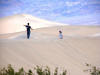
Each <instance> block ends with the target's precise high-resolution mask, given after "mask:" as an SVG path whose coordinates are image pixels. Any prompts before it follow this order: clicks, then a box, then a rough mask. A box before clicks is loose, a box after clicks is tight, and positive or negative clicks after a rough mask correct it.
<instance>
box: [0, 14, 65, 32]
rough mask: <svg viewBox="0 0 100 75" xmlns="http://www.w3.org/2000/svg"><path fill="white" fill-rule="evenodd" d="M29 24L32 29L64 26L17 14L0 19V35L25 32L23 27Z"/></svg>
mask: <svg viewBox="0 0 100 75" xmlns="http://www.w3.org/2000/svg"><path fill="white" fill-rule="evenodd" d="M28 22H29V23H30V25H31V26H32V28H33V29H36V28H41V27H50V26H59V25H65V24H61V23H56V22H51V21H47V20H43V19H39V18H37V17H34V16H31V15H28V14H17V15H13V16H8V17H4V18H0V34H7V33H15V32H20V31H25V27H24V25H26V24H27V23H28Z"/></svg>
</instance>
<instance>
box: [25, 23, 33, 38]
mask: <svg viewBox="0 0 100 75" xmlns="http://www.w3.org/2000/svg"><path fill="white" fill-rule="evenodd" d="M24 26H25V27H26V28H27V39H29V38H30V33H31V31H30V29H32V28H31V26H30V25H29V23H27V25H24Z"/></svg>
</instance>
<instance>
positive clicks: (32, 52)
mask: <svg viewBox="0 0 100 75" xmlns="http://www.w3.org/2000/svg"><path fill="white" fill-rule="evenodd" d="M59 29H61V30H62V31H63V35H64V39H62V40H61V39H59V38H58V30H59ZM97 34H98V36H97ZM99 34H100V27H99V26H92V27H90V26H65V27H50V28H40V29H36V30H33V31H32V33H31V38H30V40H27V39H26V33H25V32H21V33H15V34H13V35H12V34H9V36H8V37H7V36H6V39H0V66H4V65H7V64H12V65H13V66H14V67H15V68H19V67H21V66H23V67H25V69H28V68H32V67H33V66H35V65H44V66H45V65H48V66H50V67H51V68H54V67H56V66H57V67H60V68H61V69H63V68H66V69H67V70H68V75H88V74H87V73H84V72H83V70H84V69H86V67H85V63H89V64H92V65H96V66H100V35H99ZM95 35H96V36H95ZM1 37H3V38H4V37H5V35H1Z"/></svg>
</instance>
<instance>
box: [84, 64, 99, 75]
mask: <svg viewBox="0 0 100 75" xmlns="http://www.w3.org/2000/svg"><path fill="white" fill-rule="evenodd" d="M86 66H87V67H88V68H89V69H87V70H84V71H85V72H89V73H90V74H91V75H100V68H98V67H96V66H92V65H91V64H86Z"/></svg>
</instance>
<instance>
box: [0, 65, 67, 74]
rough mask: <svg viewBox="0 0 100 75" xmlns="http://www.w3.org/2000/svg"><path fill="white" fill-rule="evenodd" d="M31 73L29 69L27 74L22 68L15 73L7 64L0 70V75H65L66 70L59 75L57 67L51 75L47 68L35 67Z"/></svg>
mask: <svg viewBox="0 0 100 75" xmlns="http://www.w3.org/2000/svg"><path fill="white" fill-rule="evenodd" d="M33 71H34V73H33ZM33 71H32V70H31V69H29V70H28V72H26V71H25V70H24V68H23V67H22V68H20V69H19V70H18V71H17V72H16V71H15V70H14V68H13V67H12V66H11V65H10V64H9V65H8V67H7V68H1V69H0V75H35V74H36V75H67V71H66V70H63V71H62V73H61V74H59V73H58V68H57V67H56V68H55V70H54V73H52V74H51V71H50V68H49V67H48V66H46V67H41V66H36V67H35V68H34V70H33Z"/></svg>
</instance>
